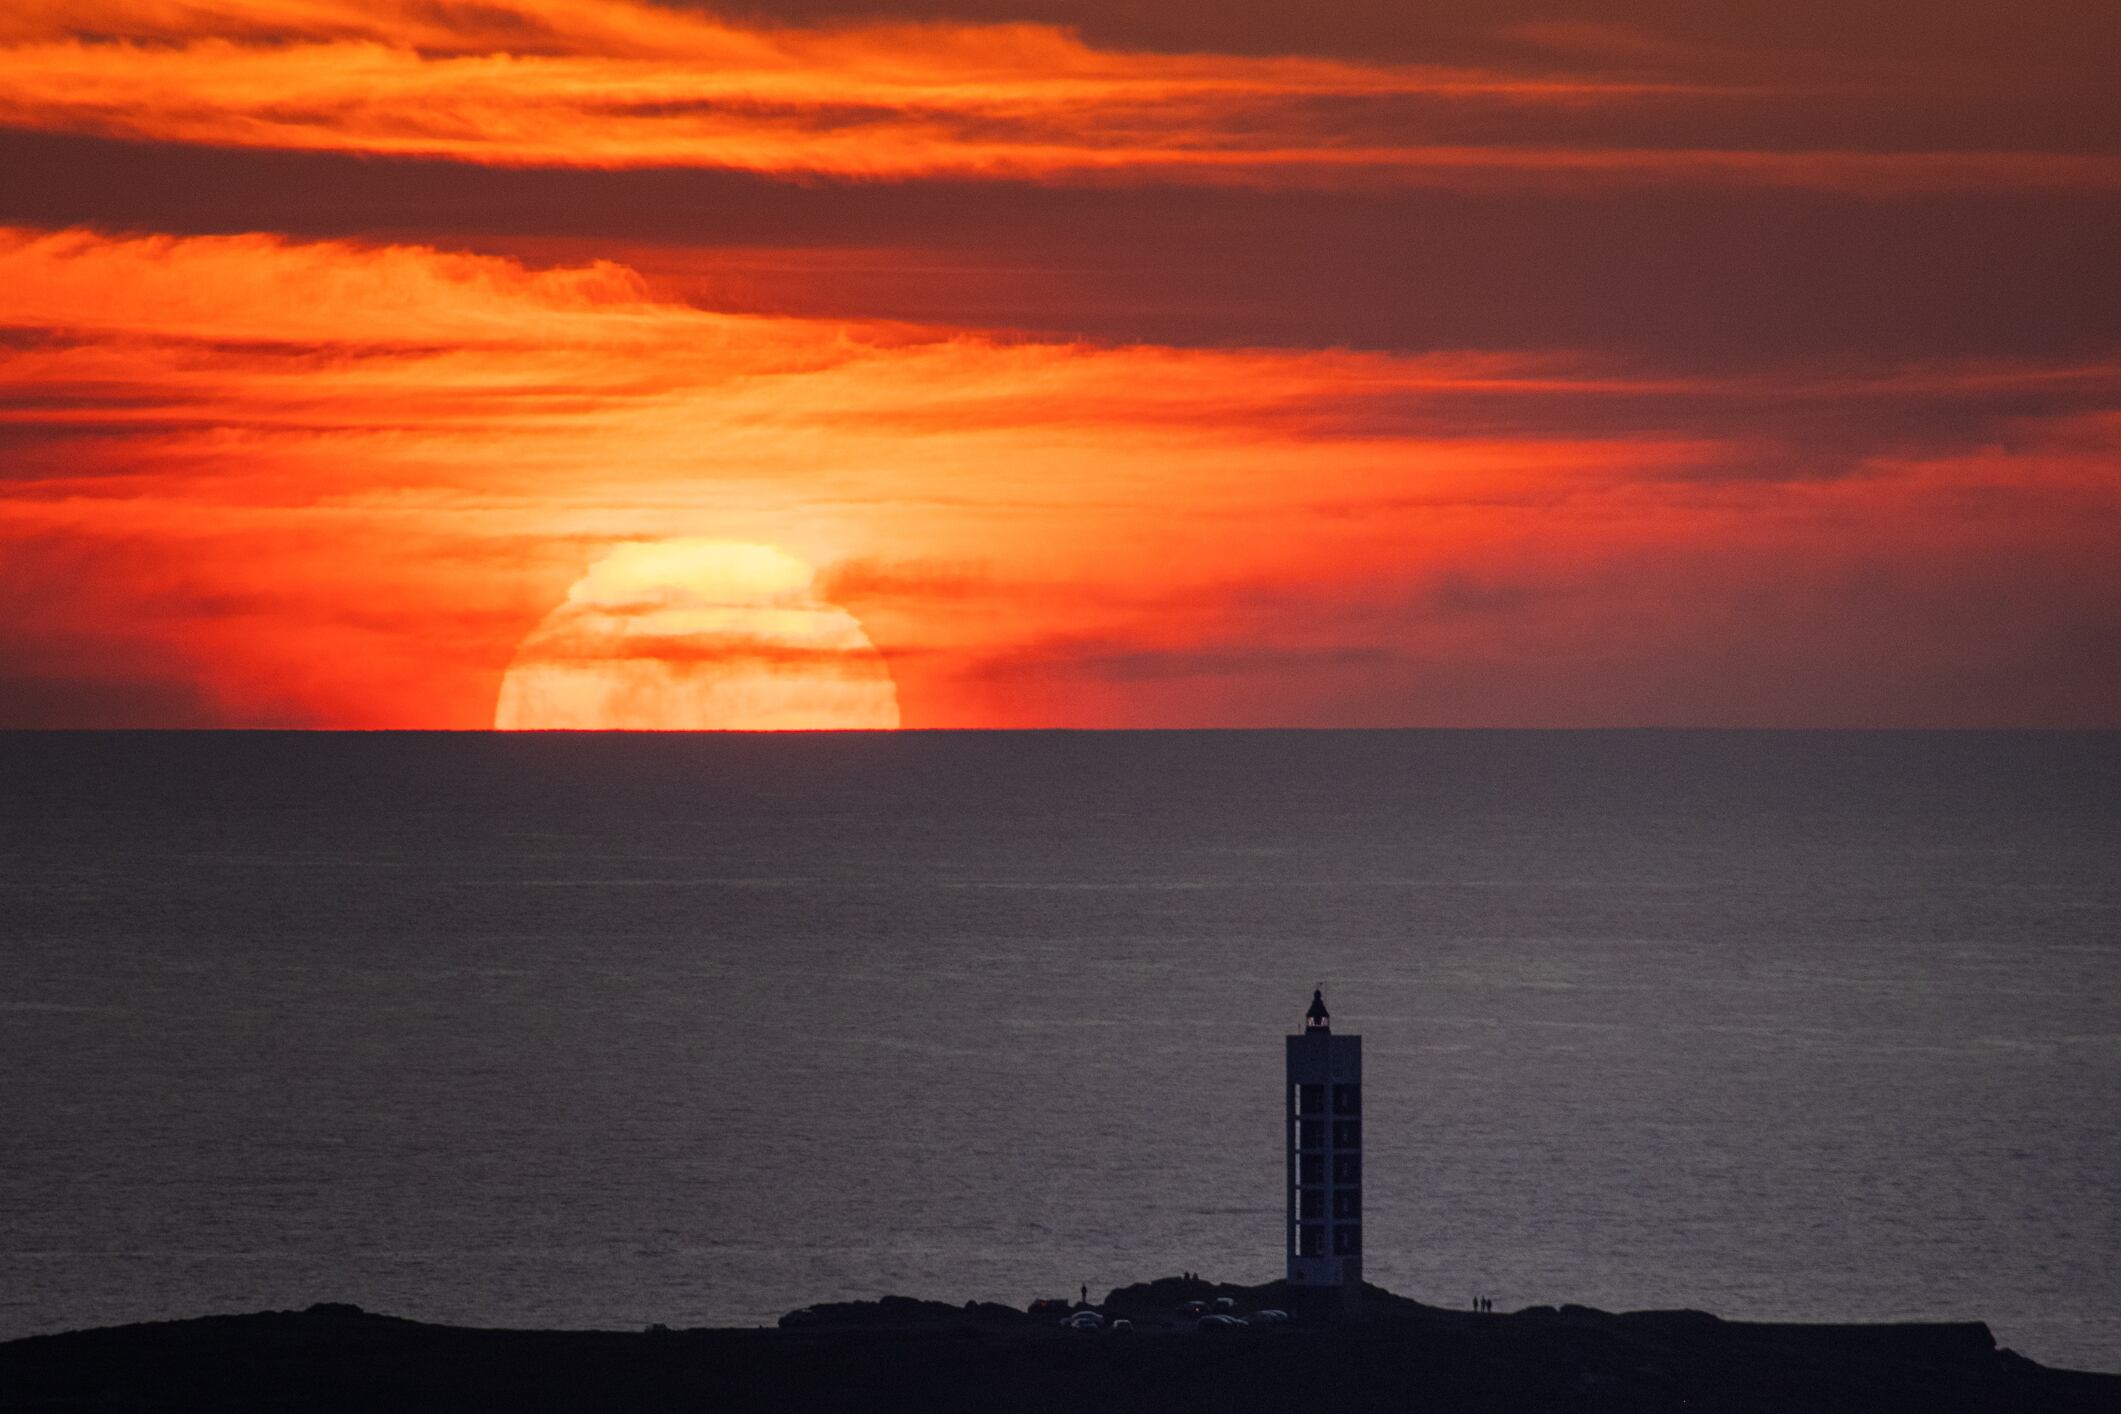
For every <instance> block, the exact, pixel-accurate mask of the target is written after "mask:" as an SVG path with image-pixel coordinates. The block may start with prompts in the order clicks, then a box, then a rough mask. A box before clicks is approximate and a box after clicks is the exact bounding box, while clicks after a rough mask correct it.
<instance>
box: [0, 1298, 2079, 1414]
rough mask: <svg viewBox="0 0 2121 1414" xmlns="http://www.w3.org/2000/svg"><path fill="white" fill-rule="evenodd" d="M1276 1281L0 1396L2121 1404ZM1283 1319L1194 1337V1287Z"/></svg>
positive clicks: (77, 1346)
mask: <svg viewBox="0 0 2121 1414" xmlns="http://www.w3.org/2000/svg"><path fill="white" fill-rule="evenodd" d="M1297 1295H1298V1294H1297V1293H1291V1292H1289V1291H1287V1290H1285V1289H1284V1288H1282V1287H1281V1286H1280V1285H1279V1284H1274V1285H1269V1286H1264V1287H1251V1288H1244V1287H1233V1286H1213V1285H1210V1284H1209V1283H1206V1282H1200V1281H1182V1280H1165V1281H1159V1282H1152V1283H1148V1284H1145V1285H1141V1286H1133V1287H1127V1288H1124V1289H1122V1290H1119V1291H1115V1292H1113V1293H1112V1294H1111V1295H1110V1296H1109V1297H1107V1298H1106V1300H1105V1302H1103V1303H1102V1304H1101V1306H1100V1307H1099V1309H1100V1310H1102V1311H1103V1312H1104V1313H1105V1314H1106V1315H1107V1316H1110V1317H1122V1316H1124V1317H1128V1318H1130V1319H1131V1320H1132V1322H1133V1323H1134V1328H1133V1329H1132V1330H1129V1331H1125V1332H1119V1333H1112V1332H1109V1331H1107V1332H1094V1333H1085V1332H1074V1331H1064V1330H1063V1329H1062V1328H1061V1327H1060V1325H1059V1319H1060V1314H1061V1313H1060V1312H1056V1311H1053V1310H1050V1309H1049V1310H1045V1311H1041V1312H1039V1313H1037V1314H1030V1313H1026V1312H1023V1311H1017V1310H1012V1309H1010V1308H1007V1307H1002V1306H986V1305H979V1306H966V1307H953V1306H946V1305H940V1304H936V1303H930V1302H917V1301H907V1300H901V1299H897V1298H886V1299H885V1300H883V1301H881V1302H863V1303H850V1304H847V1305H841V1306H824V1307H814V1308H808V1309H806V1310H805V1311H804V1312H801V1313H796V1314H794V1315H792V1316H791V1317H789V1318H787V1319H785V1320H784V1321H783V1323H782V1328H781V1329H778V1330H685V1331H664V1330H660V1329H656V1330H650V1331H645V1332H623V1333H621V1332H597V1331H505V1330H471V1329H464V1328H460V1327H454V1326H430V1325H422V1324H419V1323H417V1322H414V1321H405V1320H398V1319H396V1318H393V1317H389V1316H378V1315H370V1314H367V1313H365V1312H362V1311H360V1310H358V1309H356V1308H354V1307H351V1306H338V1305H321V1306H316V1307H312V1308H311V1309H309V1310H307V1311H289V1312H269V1313H265V1314H260V1315H253V1316H211V1317H206V1318H203V1319H199V1320H189V1321H167V1322H159V1323H155V1324H150V1325H138V1326H120V1327H114V1328H111V1329H107V1330H95V1331H77V1332H72V1333H69V1334H65V1335H54V1336H38V1337H33V1338H31V1339H27V1340H17V1341H12V1342H9V1343H7V1344H4V1345H0V1409H4V1410H10V1411H14V1410H53V1411H56V1410H73V1411H101V1410H110V1411H117V1410H142V1411H151V1410H176V1409H183V1410H193V1409H200V1410H203V1409H214V1410H267V1409H270V1410H357V1409H358V1410H383V1409H389V1410H508V1411H514V1410H562V1409H564V1410H595V1411H609V1412H610V1414H623V1411H630V1410H643V1411H646V1410H658V1411H660V1410H680V1409H696V1410H716V1411H722V1410H760V1411H773V1414H804V1412H805V1411H813V1410H814V1411H828V1410H829V1411H842V1410H844V1411H872V1410H884V1411H890V1410H908V1411H912V1410H920V1411H982V1414H985V1411H1016V1414H1045V1411H1053V1414H1061V1411H1067V1412H1068V1414H1077V1411H1097V1410H1111V1411H1134V1410H1143V1411H1147V1410H1156V1411H1187V1410H1200V1411H1248V1410H1300V1409H1326V1410H1332V1411H1335V1414H1342V1411H1367V1410H1392V1411H1395V1414H1397V1412H1398V1411H1427V1410H1436V1411H1486V1410H1494V1411H1510V1414H1536V1411H1547V1410H1554V1411H1630V1414H1634V1412H1635V1411H1642V1412H1643V1414H1656V1412H1657V1411H1664V1410H1673V1411H1677V1410H1686V1411H1690V1414H1700V1411H1732V1414H1737V1411H1747V1414H1784V1411H1788V1414H1799V1412H1800V1411H1801V1414H1838V1411H1857V1410H1862V1411H1901V1410H1905V1411H1922V1414H1950V1411H1961V1410H1964V1411H1972V1410H2001V1411H2015V1410H2023V1411H2028V1414H2032V1411H2040V1414H2071V1411H2086V1414H2089V1412H2090V1411H2094V1410H2096V1411H2100V1414H2113V1411H2116V1410H2121V1375H2094V1374H2078V1373H2072V1372H2068V1371H2059V1370H2049V1369H2044V1368H2042V1367H2041V1366H2039V1365H2036V1364H2034V1363H2033V1362H2032V1361H2030V1360H2026V1359H2024V1358H2022V1357H2020V1356H2017V1355H2015V1354H2012V1353H2011V1352H2009V1351H1999V1350H1998V1349H1997V1348H1996V1345H1995V1341H1994V1340H1993V1338H1992V1337H1991V1336H1990V1335H1989V1331H1988V1328H1987V1327H1986V1326H1983V1325H1979V1324H1975V1323H1966V1324H1954V1325H1898V1326H1795V1325H1751V1324H1745V1323H1741V1322H1735V1321H1721V1320H1718V1319H1716V1318H1715V1317H1713V1316H1708V1315H1703V1314H1701V1313H1698V1312H1692V1311H1645V1312H1636V1313H1633V1314H1629V1315H1618V1316H1616V1315H1609V1314H1607V1313H1605V1312H1601V1311H1590V1310H1585V1309H1583V1308H1581V1307H1566V1306H1565V1307H1562V1308H1561V1309H1560V1310H1555V1309H1553V1308H1550V1307H1535V1308H1532V1309H1530V1310H1525V1311H1518V1312H1512V1313H1508V1314H1497V1315H1474V1314H1471V1313H1468V1312H1455V1311H1443V1310H1437V1309H1435V1308H1433V1307H1426V1306H1421V1305H1418V1304H1417V1303H1415V1302H1412V1301H1407V1300H1405V1299H1403V1298H1400V1297H1395V1296H1392V1295H1390V1294H1389V1293H1386V1292H1383V1291H1380V1290H1377V1289H1376V1288H1371V1289H1369V1291H1368V1293H1367V1294H1366V1298H1365V1301H1364V1303H1363V1305H1362V1307H1361V1309H1360V1310H1359V1311H1357V1312H1354V1313H1338V1312H1331V1311H1325V1310H1308V1311H1306V1310H1299V1309H1298V1306H1297V1301H1296V1297H1297ZM1216 1296H1227V1297H1230V1298H1232V1299H1233V1301H1234V1303H1235V1307H1236V1310H1237V1311H1238V1313H1239V1314H1246V1313H1250V1312H1252V1311H1256V1310H1259V1309H1261V1308H1262V1307H1282V1308H1286V1309H1290V1310H1292V1311H1294V1312H1295V1314H1296V1319H1295V1320H1293V1321H1292V1322H1290V1323H1288V1324H1286V1325H1270V1326H1247V1327H1231V1328H1217V1329H1214V1330H1211V1331H1195V1330H1194V1329H1192V1322H1191V1321H1189V1320H1184V1319H1182V1318H1180V1317H1179V1315H1178V1314H1177V1308H1178V1307H1179V1305H1180V1303H1182V1302H1184V1301H1186V1300H1187V1299H1189V1298H1201V1299H1209V1300H1212V1299H1213V1298H1214V1297H1216Z"/></svg>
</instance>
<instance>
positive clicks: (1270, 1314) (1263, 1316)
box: [1245, 1306, 1289, 1326]
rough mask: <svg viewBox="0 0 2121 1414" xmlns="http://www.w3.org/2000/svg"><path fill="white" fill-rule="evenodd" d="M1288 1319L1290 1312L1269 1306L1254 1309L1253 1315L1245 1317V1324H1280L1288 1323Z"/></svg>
mask: <svg viewBox="0 0 2121 1414" xmlns="http://www.w3.org/2000/svg"><path fill="white" fill-rule="evenodd" d="M1288 1320H1289V1313H1288V1312H1287V1311H1283V1310H1279V1309H1277V1308H1275V1307H1272V1306H1269V1307H1268V1308H1267V1309H1266V1310H1264V1311H1254V1312H1253V1313H1252V1314H1251V1315H1249V1316H1247V1317H1245V1324H1246V1325H1248V1326H1279V1325H1286V1324H1287V1323H1288Z"/></svg>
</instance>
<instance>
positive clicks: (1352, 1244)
mask: <svg viewBox="0 0 2121 1414" xmlns="http://www.w3.org/2000/svg"><path fill="white" fill-rule="evenodd" d="M1361 1252H1362V1229H1361V1228H1360V1227H1357V1226H1356V1225H1355V1224H1353V1223H1344V1224H1342V1225H1341V1226H1339V1227H1336V1228H1334V1229H1333V1255H1334V1256H1336V1257H1354V1256H1358V1255H1360V1254H1361Z"/></svg>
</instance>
